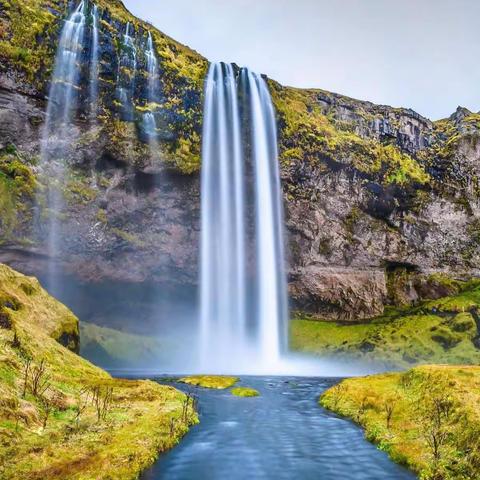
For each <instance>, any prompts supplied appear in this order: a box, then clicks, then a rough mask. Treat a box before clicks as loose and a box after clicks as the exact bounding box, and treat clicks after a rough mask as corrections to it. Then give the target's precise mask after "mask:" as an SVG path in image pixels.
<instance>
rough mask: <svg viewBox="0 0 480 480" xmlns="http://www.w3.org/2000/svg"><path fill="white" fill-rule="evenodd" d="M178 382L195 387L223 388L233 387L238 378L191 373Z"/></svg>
mask: <svg viewBox="0 0 480 480" xmlns="http://www.w3.org/2000/svg"><path fill="white" fill-rule="evenodd" d="M179 382H181V383H187V384H188V385H194V386H195V387H203V388H214V389H218V390H225V389H226V388H230V387H233V386H234V385H235V384H236V383H237V382H238V378H237V377H228V376H223V375H192V376H189V377H184V378H181V379H180V380H179Z"/></svg>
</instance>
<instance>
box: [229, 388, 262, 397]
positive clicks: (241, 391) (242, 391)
mask: <svg viewBox="0 0 480 480" xmlns="http://www.w3.org/2000/svg"><path fill="white" fill-rule="evenodd" d="M230 392H231V393H232V395H235V396H236V397H258V396H260V393H259V392H258V390H255V389H254V388H250V387H235V388H232V389H231V390H230Z"/></svg>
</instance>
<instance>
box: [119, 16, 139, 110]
mask: <svg viewBox="0 0 480 480" xmlns="http://www.w3.org/2000/svg"><path fill="white" fill-rule="evenodd" d="M131 29H132V26H131V24H130V22H128V23H127V26H126V27H125V33H124V34H123V40H122V53H121V54H120V57H119V60H118V73H117V100H118V101H119V102H120V103H121V105H122V110H123V113H124V114H125V115H126V116H127V117H129V118H130V119H131V117H132V112H133V96H134V93H135V76H136V73H137V47H136V46H135V41H134V39H133V37H132V32H131ZM127 71H128V72H129V73H127Z"/></svg>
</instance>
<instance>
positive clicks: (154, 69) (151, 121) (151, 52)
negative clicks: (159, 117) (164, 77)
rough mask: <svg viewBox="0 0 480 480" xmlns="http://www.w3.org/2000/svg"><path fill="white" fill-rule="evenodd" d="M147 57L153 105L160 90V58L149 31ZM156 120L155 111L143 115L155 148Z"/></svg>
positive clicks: (148, 95)
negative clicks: (158, 58)
mask: <svg viewBox="0 0 480 480" xmlns="http://www.w3.org/2000/svg"><path fill="white" fill-rule="evenodd" d="M145 56H146V58H147V73H148V87H147V103H148V104H149V105H150V107H152V104H153V103H154V102H156V101H157V91H158V60H157V56H156V54H155V47H154V44H153V39H152V34H151V33H150V32H148V41H147V50H146V52H145ZM156 128H157V125H156V121H155V115H154V114H153V112H151V111H150V112H145V113H144V115H143V129H144V131H145V133H146V134H147V136H148V139H149V141H150V145H151V147H152V148H153V145H152V144H153V143H154V142H155V137H156V133H157V132H156Z"/></svg>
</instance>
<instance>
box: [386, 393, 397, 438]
mask: <svg viewBox="0 0 480 480" xmlns="http://www.w3.org/2000/svg"><path fill="white" fill-rule="evenodd" d="M396 404H397V400H396V399H395V398H393V397H390V398H387V399H386V400H385V403H384V405H383V410H384V412H385V421H386V424H387V429H388V430H390V427H391V426H392V417H393V413H394V411H395V407H396Z"/></svg>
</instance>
